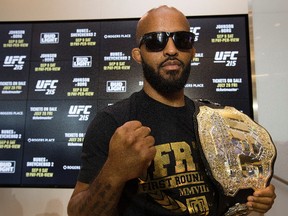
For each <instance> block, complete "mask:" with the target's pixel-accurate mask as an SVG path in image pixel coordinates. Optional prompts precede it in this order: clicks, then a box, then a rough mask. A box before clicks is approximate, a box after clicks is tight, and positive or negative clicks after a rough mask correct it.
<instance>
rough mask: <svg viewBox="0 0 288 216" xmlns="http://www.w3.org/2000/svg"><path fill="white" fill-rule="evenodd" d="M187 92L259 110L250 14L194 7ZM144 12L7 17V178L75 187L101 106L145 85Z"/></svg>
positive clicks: (3, 84) (1, 48) (2, 149)
mask: <svg viewBox="0 0 288 216" xmlns="http://www.w3.org/2000/svg"><path fill="white" fill-rule="evenodd" d="M188 19H189V22H190V25H191V27H190V31H191V32H193V33H194V34H195V35H196V38H195V48H196V55H195V58H194V59H193V61H192V62H191V75H190V78H189V80H188V83H187V84H186V86H185V93H186V95H187V96H188V97H190V98H192V99H199V98H202V99H203V98H204V99H208V100H211V101H214V102H217V103H220V104H222V105H229V106H234V107H236V108H237V109H239V110H241V111H243V112H244V113H246V114H247V115H249V116H251V117H253V109H252V89H251V65H250V48H249V26H248V15H247V14H241V15H223V16H201V17H188ZM137 21H138V19H137V18H135V19H113V20H80V21H45V22H44V21H41V22H35V21H33V22H2V23H0V35H1V37H0V186H2V187H5V186H13V187H68V188H69V187H73V186H74V184H75V182H76V179H77V175H78V172H79V169H80V165H81V162H80V154H81V148H82V142H83V139H84V136H85V132H86V129H87V127H88V125H89V123H90V122H91V120H92V119H93V117H94V116H95V114H96V112H97V110H99V109H101V108H103V107H105V106H108V105H111V104H113V103H115V102H116V101H119V100H121V99H124V98H126V97H128V96H129V95H131V94H132V93H133V92H135V91H139V90H140V89H141V88H142V86H143V76H142V69H141V65H138V64H137V63H136V62H134V60H133V59H132V57H131V49H132V48H133V47H135V46H137V44H136V41H135V30H136V24H137Z"/></svg>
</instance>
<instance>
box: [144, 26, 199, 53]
mask: <svg viewBox="0 0 288 216" xmlns="http://www.w3.org/2000/svg"><path fill="white" fill-rule="evenodd" d="M169 37H171V38H172V40H173V42H174V44H175V46H176V48H177V49H179V50H188V49H191V48H192V47H193V44H194V38H195V35H194V34H193V33H192V32H186V31H178V32H150V33H147V34H144V35H143V36H142V37H141V39H140V44H139V48H140V47H141V46H142V44H145V46H146V48H147V49H148V50H149V51H151V52H159V51H162V50H163V49H164V48H165V47H166V45H167V43H168V40H169Z"/></svg>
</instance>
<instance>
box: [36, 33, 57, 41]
mask: <svg viewBox="0 0 288 216" xmlns="http://www.w3.org/2000/svg"><path fill="white" fill-rule="evenodd" d="M58 43H59V33H58V32H46V33H41V34H40V44H58Z"/></svg>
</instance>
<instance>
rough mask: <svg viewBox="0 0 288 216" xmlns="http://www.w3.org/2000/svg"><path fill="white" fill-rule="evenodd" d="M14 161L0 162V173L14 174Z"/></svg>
mask: <svg viewBox="0 0 288 216" xmlns="http://www.w3.org/2000/svg"><path fill="white" fill-rule="evenodd" d="M15 169H16V161H0V173H15Z"/></svg>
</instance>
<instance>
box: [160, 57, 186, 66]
mask: <svg viewBox="0 0 288 216" xmlns="http://www.w3.org/2000/svg"><path fill="white" fill-rule="evenodd" d="M169 64H177V65H181V66H183V65H184V63H183V62H182V61H181V60H180V59H178V58H176V57H174V56H169V57H167V58H166V59H165V60H164V61H163V62H162V63H161V64H160V66H165V65H169Z"/></svg>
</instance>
